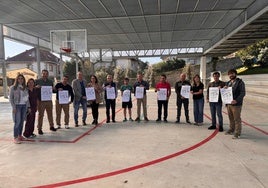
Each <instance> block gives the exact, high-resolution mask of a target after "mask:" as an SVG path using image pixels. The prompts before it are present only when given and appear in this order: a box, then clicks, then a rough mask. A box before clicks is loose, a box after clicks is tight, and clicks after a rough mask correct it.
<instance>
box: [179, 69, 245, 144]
mask: <svg viewBox="0 0 268 188" xmlns="http://www.w3.org/2000/svg"><path fill="white" fill-rule="evenodd" d="M228 76H229V78H230V80H229V81H228V82H223V81H221V80H220V73H219V72H214V73H213V78H214V81H212V82H210V83H209V84H208V87H207V95H206V101H207V102H208V103H209V107H210V112H211V119H212V125H211V126H210V127H208V129H209V130H213V129H217V128H218V130H219V132H223V131H224V130H223V117H222V106H223V101H222V98H221V92H219V91H220V89H222V88H224V89H227V88H228V87H231V92H232V100H231V101H230V102H229V103H227V104H226V107H227V112H228V117H229V125H230V127H229V129H228V130H227V131H226V134H229V135H234V136H233V138H234V139H237V138H239V137H240V135H241V129H242V128H241V110H242V105H243V98H244V96H245V94H246V91H245V83H244V82H243V81H242V80H241V79H240V78H237V71H236V70H235V69H231V70H229V71H228ZM183 86H189V87H190V88H191V89H190V93H191V94H192V95H193V107H194V110H193V111H194V121H195V123H194V124H195V125H198V126H199V125H202V124H203V109H204V101H205V100H204V94H203V90H204V84H203V83H202V82H201V80H200V76H199V75H195V76H194V78H193V84H192V85H191V83H190V82H189V81H188V80H186V74H184V73H182V74H181V75H180V81H178V82H176V84H175V91H176V93H177V121H176V123H180V116H181V107H182V104H183V106H184V111H185V118H186V122H187V123H189V124H191V122H190V120H189V108H188V107H189V98H185V97H184V96H183V95H182V93H181V89H182V87H183ZM212 88H216V90H218V94H219V95H218V96H217V97H218V98H217V99H216V100H215V101H210V100H209V98H210V96H209V94H210V90H212ZM216 116H217V117H218V126H217V121H216Z"/></svg>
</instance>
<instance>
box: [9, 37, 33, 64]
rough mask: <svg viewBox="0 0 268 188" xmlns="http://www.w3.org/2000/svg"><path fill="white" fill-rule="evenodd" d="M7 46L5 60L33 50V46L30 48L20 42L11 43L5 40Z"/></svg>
mask: <svg viewBox="0 0 268 188" xmlns="http://www.w3.org/2000/svg"><path fill="white" fill-rule="evenodd" d="M4 44H5V59H7V58H8V57H13V56H15V55H18V54H20V53H22V52H25V51H26V50H29V49H31V48H33V47H32V46H28V45H25V44H22V43H19V42H15V41H11V40H7V39H4Z"/></svg>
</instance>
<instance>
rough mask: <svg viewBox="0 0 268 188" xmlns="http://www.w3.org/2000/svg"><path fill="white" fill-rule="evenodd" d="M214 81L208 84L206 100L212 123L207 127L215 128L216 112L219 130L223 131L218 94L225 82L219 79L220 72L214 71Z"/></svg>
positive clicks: (220, 102) (220, 101)
mask: <svg viewBox="0 0 268 188" xmlns="http://www.w3.org/2000/svg"><path fill="white" fill-rule="evenodd" d="M212 76H213V78H214V81H213V82H210V83H209V84H208V89H207V102H209V108H210V113H211V119H212V125H211V126H210V127H208V129H209V130H213V129H216V128H217V126H216V124H217V123H216V114H217V117H218V122H219V131H220V132H222V131H223V117H222V100H221V96H220V89H221V88H223V87H224V86H225V83H224V82H223V81H221V80H220V73H219V72H214V73H213V74H212Z"/></svg>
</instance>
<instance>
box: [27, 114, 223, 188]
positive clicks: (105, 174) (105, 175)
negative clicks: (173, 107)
mask: <svg viewBox="0 0 268 188" xmlns="http://www.w3.org/2000/svg"><path fill="white" fill-rule="evenodd" d="M204 115H205V114H204ZM205 117H207V118H208V119H210V120H211V118H210V117H209V116H208V115H205ZM217 133H218V130H217V129H216V130H215V131H214V132H213V133H212V134H211V135H209V136H208V137H207V138H205V139H204V140H202V141H200V142H199V143H197V144H195V145H193V146H191V147H189V148H186V149H184V150H181V151H178V152H176V153H173V154H170V155H167V156H164V157H161V158H158V159H155V160H152V161H149V162H146V163H143V164H139V165H135V166H131V167H128V168H124V169H121V170H116V171H112V172H107V173H103V174H99V175H95V176H90V177H86V178H80V179H76V180H70V181H65V182H60V183H54V184H48V185H42V186H35V187H32V188H54V187H62V186H68V185H72V184H77V183H83V182H87V181H93V180H97V179H102V178H107V177H110V176H116V175H119V174H123V173H126V172H130V171H133V170H137V169H140V168H145V167H147V166H151V165H154V164H157V163H160V162H163V161H166V160H168V159H171V158H174V157H177V156H179V155H182V154H185V153H187V152H189V151H192V150H194V149H196V148H198V147H200V146H202V145H203V144H205V143H207V142H208V141H210V140H211V139H212V138H214V137H215V136H216V135H217Z"/></svg>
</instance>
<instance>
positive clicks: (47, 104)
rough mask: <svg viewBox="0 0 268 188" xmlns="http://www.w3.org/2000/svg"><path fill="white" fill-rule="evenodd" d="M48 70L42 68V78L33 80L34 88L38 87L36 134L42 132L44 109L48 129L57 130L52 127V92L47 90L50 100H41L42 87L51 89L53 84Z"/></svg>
mask: <svg viewBox="0 0 268 188" xmlns="http://www.w3.org/2000/svg"><path fill="white" fill-rule="evenodd" d="M48 75H49V73H48V70H46V69H44V70H42V78H40V79H37V80H36V81H35V84H36V86H35V87H36V88H38V89H39V93H40V94H39V97H38V125H37V128H38V134H40V135H42V134H44V133H43V130H42V128H43V118H44V113H45V111H46V112H47V119H48V122H49V125H50V130H51V131H57V129H55V128H54V123H53V113H52V111H53V103H52V92H49V93H50V95H51V96H50V97H49V98H50V100H46V101H43V100H42V98H44V97H43V96H42V93H41V90H42V87H43V86H44V87H47V86H49V87H51V88H52V90H53V89H54V84H53V81H52V80H50V79H48Z"/></svg>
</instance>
